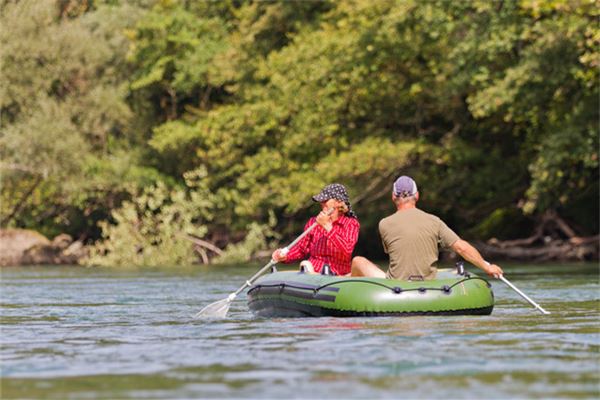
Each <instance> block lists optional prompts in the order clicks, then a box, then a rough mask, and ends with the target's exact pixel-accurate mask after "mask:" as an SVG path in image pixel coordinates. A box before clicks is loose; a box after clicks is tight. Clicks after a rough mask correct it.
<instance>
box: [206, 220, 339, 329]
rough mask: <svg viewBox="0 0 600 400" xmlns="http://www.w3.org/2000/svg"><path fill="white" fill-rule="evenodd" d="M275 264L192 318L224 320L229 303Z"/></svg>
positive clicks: (285, 251) (273, 263)
mask: <svg viewBox="0 0 600 400" xmlns="http://www.w3.org/2000/svg"><path fill="white" fill-rule="evenodd" d="M333 211H334V210H333V209H329V210H328V211H327V213H326V214H327V215H331V213H333ZM317 225H318V224H317V223H316V222H315V223H314V224H312V225H311V226H309V227H308V228H307V229H306V230H305V231H304V232H302V234H301V235H300V236H298V237H297V238H296V239H295V240H294V241H293V242H292V243H290V244H289V245H287V246H286V247H284V248H283V249H282V252H283V253H284V254H286V253H287V252H288V251H289V250H290V249H291V248H292V247H294V245H295V244H296V243H298V242H299V241H300V240H302V238H303V237H304V236H306V235H308V233H309V232H310V231H312V230H313V229H314V228H315V227H316V226H317ZM275 264H277V261H275V260H271V261H269V263H268V264H267V265H265V266H264V267H262V268H261V269H260V270H259V271H258V272H257V273H256V274H254V275H253V276H252V278H250V279H248V280H247V281H246V283H244V284H243V285H242V286H241V287H240V288H239V289H238V290H236V291H235V292H233V293H231V294H230V295H229V296H227V298H226V299H223V300H219V301H215V302H214V303H211V304H209V305H207V306H206V307H204V308H203V309H202V310H200V312H198V313H197V314H196V315H195V316H194V318H225V317H226V316H227V312H228V311H229V306H230V305H231V303H232V302H233V300H235V298H236V297H237V295H238V294H240V293H241V292H243V291H244V289H246V288H247V287H248V286H251V285H252V282H254V281H255V280H256V279H257V278H258V277H259V276H261V275H262V274H263V273H264V272H265V271H266V270H268V269H269V268H271V267H272V266H273V265H275Z"/></svg>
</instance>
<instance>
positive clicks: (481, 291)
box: [248, 269, 494, 317]
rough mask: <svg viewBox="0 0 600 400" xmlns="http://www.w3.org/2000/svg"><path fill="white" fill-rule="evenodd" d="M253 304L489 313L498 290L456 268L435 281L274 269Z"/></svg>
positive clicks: (330, 310)
mask: <svg viewBox="0 0 600 400" xmlns="http://www.w3.org/2000/svg"><path fill="white" fill-rule="evenodd" d="M248 307H249V308H250V310H251V311H252V312H253V313H254V314H255V315H257V316H260V317H323V316H334V317H364V316H369V317H371V316H408V315H489V314H491V313H492V309H493V308H494V294H493V292H492V289H491V285H490V284H489V282H488V281H487V280H485V279H483V278H480V277H479V276H477V275H474V274H469V273H468V272H463V273H460V272H458V270H451V269H444V270H439V271H438V274H437V277H436V279H435V280H429V281H399V280H393V279H383V278H362V277H340V276H331V275H317V274H306V273H303V272H298V271H291V272H277V271H273V272H271V273H270V274H267V275H263V276H262V277H260V278H259V279H257V280H256V281H255V282H254V284H253V285H252V286H251V287H250V289H249V290H248Z"/></svg>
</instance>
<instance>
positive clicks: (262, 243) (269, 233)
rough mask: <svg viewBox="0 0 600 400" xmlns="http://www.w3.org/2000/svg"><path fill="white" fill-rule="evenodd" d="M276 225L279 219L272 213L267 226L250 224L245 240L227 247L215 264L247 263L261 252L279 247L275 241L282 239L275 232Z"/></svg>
mask: <svg viewBox="0 0 600 400" xmlns="http://www.w3.org/2000/svg"><path fill="white" fill-rule="evenodd" d="M276 223H277V219H276V218H275V215H274V214H273V213H272V212H270V213H269V221H268V222H267V223H266V224H259V223H256V222H252V223H250V224H249V225H248V226H247V227H246V229H245V231H246V235H245V237H244V239H243V240H242V241H240V242H237V243H231V244H229V245H227V247H226V248H225V251H224V252H223V253H222V254H221V255H220V256H219V257H217V258H215V260H214V262H215V263H216V264H220V263H227V264H231V263H236V262H246V261H248V260H251V259H253V258H254V256H255V255H256V254H257V253H258V252H259V251H264V250H268V249H274V248H275V247H276V246H277V243H276V241H275V240H277V239H279V238H280V235H279V234H278V233H277V232H275V231H274V230H273V228H274V227H275V225H276Z"/></svg>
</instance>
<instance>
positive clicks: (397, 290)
mask: <svg viewBox="0 0 600 400" xmlns="http://www.w3.org/2000/svg"><path fill="white" fill-rule="evenodd" d="M473 279H478V280H480V281H484V282H485V283H486V285H487V286H488V287H489V286H490V284H489V282H488V281H486V280H485V279H483V278H480V277H478V276H477V277H473V278H467V279H462V280H460V281H458V282H456V283H454V284H452V285H451V286H448V285H444V286H442V287H441V288H424V287H418V288H412V289H402V288H399V287H398V286H393V287H392V286H388V285H386V284H384V283H381V282H373V281H367V280H364V279H345V280H341V281H337V282H330V283H327V284H325V285H322V286H318V287H316V288H313V287H306V286H296V285H291V284H288V283H276V284H271V285H268V284H262V285H256V286H255V287H256V288H258V287H277V286H279V287H281V289H283V287H289V288H291V289H300V290H312V291H314V292H315V293H317V292H318V291H319V290H321V289H324V288H326V287H329V286H333V285H338V284H340V283H368V284H370V285H376V286H381V287H384V288H386V289H389V290H391V291H392V292H394V293H396V294H399V293H402V292H414V291H419V292H423V291H425V290H439V291H440V292H445V293H449V292H450V291H451V290H452V288H453V287H454V286H456V285H460V284H461V283H463V282H466V281H469V280H473ZM253 289H254V288H252V289H250V291H252V290H253Z"/></svg>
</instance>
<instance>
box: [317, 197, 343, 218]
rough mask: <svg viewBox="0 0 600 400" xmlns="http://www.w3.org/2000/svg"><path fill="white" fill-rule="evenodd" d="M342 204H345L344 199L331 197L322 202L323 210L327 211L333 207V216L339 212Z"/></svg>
mask: <svg viewBox="0 0 600 400" xmlns="http://www.w3.org/2000/svg"><path fill="white" fill-rule="evenodd" d="M342 205H344V202H343V201H339V200H337V199H329V200H327V201H322V202H321V210H323V211H325V212H327V210H329V209H330V208H333V209H334V210H335V211H334V212H333V214H332V216H333V215H337V214H338V210H339V208H340V207H341V206H342Z"/></svg>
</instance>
